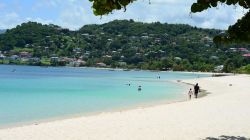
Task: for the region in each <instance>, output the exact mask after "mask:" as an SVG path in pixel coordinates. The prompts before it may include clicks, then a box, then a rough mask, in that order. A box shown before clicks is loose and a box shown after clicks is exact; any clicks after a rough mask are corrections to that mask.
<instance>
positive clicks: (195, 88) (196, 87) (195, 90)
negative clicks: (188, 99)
mask: <svg viewBox="0 0 250 140" xmlns="http://www.w3.org/2000/svg"><path fill="white" fill-rule="evenodd" d="M199 90H200V87H199V85H198V83H197V84H196V85H195V86H194V95H195V98H197V97H198V93H199Z"/></svg>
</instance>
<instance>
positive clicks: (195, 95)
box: [188, 83, 200, 99]
mask: <svg viewBox="0 0 250 140" xmlns="http://www.w3.org/2000/svg"><path fill="white" fill-rule="evenodd" d="M199 91H200V87H199V85H198V83H197V84H196V85H195V86H194V92H193V90H192V88H190V89H189V91H188V96H189V99H191V98H192V95H193V94H194V97H195V98H198V94H199Z"/></svg>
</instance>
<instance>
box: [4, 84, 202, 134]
mask: <svg viewBox="0 0 250 140" xmlns="http://www.w3.org/2000/svg"><path fill="white" fill-rule="evenodd" d="M163 82H166V81H163ZM168 82H174V83H176V84H182V86H185V88H187V89H186V91H188V89H189V87H188V86H189V85H190V84H187V83H183V82H175V81H168ZM182 94H183V96H180V97H178V99H165V100H161V101H152V102H150V103H140V104H137V105H131V106H129V107H122V108H116V109H108V110H105V111H97V112H86V113H77V114H72V115H65V116H62V117H53V118H50V119H41V120H37V121H29V122H20V123H17V124H11V125H6V126H0V130H4V129H11V128H18V127H25V126H33V125H39V124H43V123H51V122H57V121H63V120H69V119H78V118H82V117H93V116H98V115H101V114H110V113H118V112H126V111H130V110H135V109H145V108H151V107H156V106H161V105H168V104H175V103H178V102H187V101H189V99H188V96H187V95H186V93H182ZM204 96H206V93H205V90H202V92H200V94H199V98H202V97H204Z"/></svg>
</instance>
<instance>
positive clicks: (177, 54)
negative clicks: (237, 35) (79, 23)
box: [0, 20, 250, 72]
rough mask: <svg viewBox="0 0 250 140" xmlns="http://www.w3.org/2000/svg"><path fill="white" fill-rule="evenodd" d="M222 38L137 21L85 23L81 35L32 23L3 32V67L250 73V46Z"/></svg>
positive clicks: (189, 28)
mask: <svg viewBox="0 0 250 140" xmlns="http://www.w3.org/2000/svg"><path fill="white" fill-rule="evenodd" d="M218 34H223V31H221V30H215V29H202V28H197V27H192V26H190V25H183V24H167V23H164V24H162V23H159V22H155V23H142V22H135V21H133V20H115V21H112V22H109V23H105V24H102V25H95V24H93V25H85V26H83V27H82V28H80V29H79V30H77V31H70V30H69V29H65V28H61V27H59V26H57V25H52V24H50V25H42V24H40V23H36V22H28V23H23V24H21V25H18V26H17V27H15V28H13V29H8V30H6V32H5V33H3V34H0V51H1V52H0V56H1V57H0V63H8V64H9V63H13V64H26V65H53V66H65V65H68V66H101V67H112V68H117V67H118V68H129V69H130V68H135V69H150V70H180V71H224V72H236V71H238V70H241V71H247V70H246V69H249V65H248V64H250V57H249V55H250V52H249V50H250V44H242V45H239V44H231V45H225V44H214V43H213V37H214V36H216V35H218ZM247 65H248V66H247Z"/></svg>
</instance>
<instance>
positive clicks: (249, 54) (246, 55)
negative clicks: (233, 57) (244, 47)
mask: <svg viewBox="0 0 250 140" xmlns="http://www.w3.org/2000/svg"><path fill="white" fill-rule="evenodd" d="M242 56H245V57H250V53H247V54H243V55H242Z"/></svg>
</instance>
